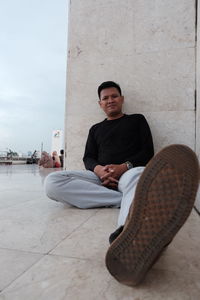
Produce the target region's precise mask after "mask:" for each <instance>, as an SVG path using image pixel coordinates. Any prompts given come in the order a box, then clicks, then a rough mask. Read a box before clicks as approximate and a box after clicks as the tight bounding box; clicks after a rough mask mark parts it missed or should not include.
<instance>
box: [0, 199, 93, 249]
mask: <svg viewBox="0 0 200 300" xmlns="http://www.w3.org/2000/svg"><path fill="white" fill-rule="evenodd" d="M95 212H96V210H95V209H91V210H80V209H76V208H71V207H68V206H67V205H64V204H61V203H58V202H55V201H52V200H46V201H41V200H40V199H39V200H35V201H28V202H26V203H20V204H19V205H17V206H12V207H9V208H5V209H0V248H7V249H17V250H24V251H32V252H39V253H47V252H48V251H50V250H52V249H53V248H54V247H55V246H56V245H57V244H58V243H59V242H60V241H61V240H63V239H64V238H66V237H67V236H68V235H69V234H70V233H72V231H74V230H75V229H76V228H78V227H79V226H80V225H81V224H83V223H84V222H85V221H87V220H88V218H90V217H91V216H92V215H93V214H94V213H95Z"/></svg>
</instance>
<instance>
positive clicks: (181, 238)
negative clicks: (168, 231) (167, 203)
mask: <svg viewBox="0 0 200 300" xmlns="http://www.w3.org/2000/svg"><path fill="white" fill-rule="evenodd" d="M199 230H200V217H199V215H198V214H197V213H196V211H195V210H193V211H192V213H191V215H190V217H189V218H188V220H187V221H186V223H185V224H184V226H183V227H182V228H181V229H180V231H179V232H178V233H177V235H176V236H175V237H174V239H173V241H172V243H171V244H170V245H169V246H168V247H167V249H166V251H164V252H163V255H162V256H161V257H160V259H159V260H158V262H157V263H156V264H155V267H156V268H159V269H167V270H170V271H176V272H179V273H180V274H182V272H184V273H187V272H196V273H197V274H198V275H199V277H200V250H199V248H200V234H199Z"/></svg>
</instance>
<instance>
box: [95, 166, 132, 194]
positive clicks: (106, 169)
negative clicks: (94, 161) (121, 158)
mask: <svg viewBox="0 0 200 300" xmlns="http://www.w3.org/2000/svg"><path fill="white" fill-rule="evenodd" d="M126 170H127V167H126V164H120V165H115V164H111V165H106V166H100V165H98V166H96V167H95V169H94V172H95V174H96V175H97V176H99V178H100V180H101V182H102V185H103V186H106V187H108V188H112V189H117V187H118V182H119V178H120V177H121V175H122V174H123V173H124V172H125V171H126Z"/></svg>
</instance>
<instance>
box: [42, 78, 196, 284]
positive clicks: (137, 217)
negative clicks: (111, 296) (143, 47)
mask: <svg viewBox="0 0 200 300" xmlns="http://www.w3.org/2000/svg"><path fill="white" fill-rule="evenodd" d="M98 96H99V105H100V108H101V109H103V111H104V112H105V114H106V119H105V120H103V121H102V122H100V123H97V124H95V125H93V126H92V127H91V129H90V131H89V134H88V138H87V142H86V146H85V153H84V157H83V161H84V164H85V168H86V170H84V171H68V170H67V171H60V172H54V173H51V174H50V175H48V177H47V178H46V182H45V188H46V193H47V196H48V197H49V198H51V199H53V200H56V201H60V202H64V203H68V204H71V205H73V206H76V207H79V208H93V207H120V211H119V217H118V225H117V229H116V231H115V232H114V233H112V234H111V235H110V238H109V241H110V243H111V245H110V247H109V249H108V251H107V254H106V266H107V268H108V270H109V272H110V273H111V274H112V275H113V276H114V277H115V278H116V279H117V280H118V281H120V282H122V283H124V284H127V285H137V284H139V283H140V282H141V281H142V280H143V278H144V277H145V275H146V273H147V271H148V270H149V269H150V267H151V266H152V265H153V263H154V262H155V261H156V259H157V257H159V255H160V254H161V252H162V251H163V250H164V249H165V248H166V246H167V245H168V244H169V243H170V242H171V240H172V239H173V237H174V235H175V234H176V233H177V231H178V230H179V229H180V228H181V226H182V225H183V223H184V222H185V220H186V219H187V217H188V216H189V214H190V211H191V209H192V207H193V204H194V200H195V196H196V192H197V187H198V183H199V165H198V160H197V157H196V155H195V154H194V152H193V151H192V150H191V149H189V148H188V147H186V146H183V145H172V146H169V147H166V148H164V149H163V150H162V151H160V152H159V153H158V154H157V155H156V156H155V157H153V155H154V150H153V141H152V136H151V131H150V128H149V125H148V123H147V121H146V119H145V117H144V116H143V115H142V114H130V115H128V114H124V113H123V110H122V106H123V103H124V97H123V96H122V93H121V88H120V86H119V85H118V84H116V83H115V82H113V81H107V82H103V83H102V84H101V85H100V86H99V87H98ZM152 157H153V158H152ZM146 165H147V166H146ZM145 166H146V167H145Z"/></svg>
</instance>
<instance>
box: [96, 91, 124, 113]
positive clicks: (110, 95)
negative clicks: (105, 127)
mask: <svg viewBox="0 0 200 300" xmlns="http://www.w3.org/2000/svg"><path fill="white" fill-rule="evenodd" d="M123 102H124V97H123V96H120V93H119V91H118V89H116V88H115V87H111V88H107V89H103V90H102V91H101V93H100V100H99V105H100V107H101V108H102V109H103V111H104V112H105V114H106V115H107V116H108V118H109V117H111V118H112V117H117V116H118V115H120V114H121V113H122V104H123Z"/></svg>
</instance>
